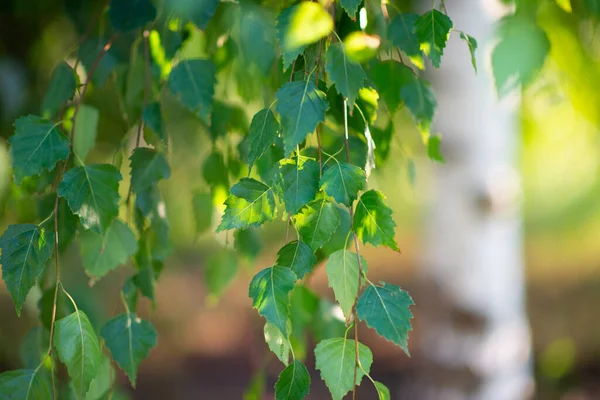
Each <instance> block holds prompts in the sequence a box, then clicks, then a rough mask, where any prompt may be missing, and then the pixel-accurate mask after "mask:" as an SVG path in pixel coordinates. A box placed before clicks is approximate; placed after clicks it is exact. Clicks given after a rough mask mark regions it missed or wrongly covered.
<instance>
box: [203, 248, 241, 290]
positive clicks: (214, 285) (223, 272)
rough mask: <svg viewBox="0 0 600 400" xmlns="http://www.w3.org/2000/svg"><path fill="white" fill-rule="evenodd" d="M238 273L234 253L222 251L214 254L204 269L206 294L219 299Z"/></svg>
mask: <svg viewBox="0 0 600 400" xmlns="http://www.w3.org/2000/svg"><path fill="white" fill-rule="evenodd" d="M237 271H238V261H237V256H236V254H235V252H233V251H231V250H227V249H222V250H220V251H218V252H217V253H216V254H214V255H213V256H212V257H211V258H210V259H209V260H208V261H207V262H206V267H205V268H204V282H205V283H206V287H207V289H208V293H209V294H210V295H211V296H213V297H215V298H219V297H220V296H221V295H222V294H223V292H224V291H225V289H226V288H227V287H229V284H231V282H232V281H233V279H234V278H235V276H236V274H237Z"/></svg>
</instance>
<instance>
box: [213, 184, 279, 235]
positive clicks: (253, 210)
mask: <svg viewBox="0 0 600 400" xmlns="http://www.w3.org/2000/svg"><path fill="white" fill-rule="evenodd" d="M225 205H226V206H227V208H226V209H225V214H223V220H222V221H221V224H220V225H219V227H218V228H217V232H220V231H223V230H228V229H237V228H248V227H250V226H259V225H262V224H263V223H265V222H268V221H272V220H273V218H275V197H274V196H273V192H272V190H271V188H270V187H268V186H267V185H265V184H264V183H262V182H259V181H257V180H255V179H252V178H243V179H242V180H240V181H239V182H238V183H236V184H235V185H234V186H233V187H232V188H231V195H230V196H229V197H228V198H227V200H225Z"/></svg>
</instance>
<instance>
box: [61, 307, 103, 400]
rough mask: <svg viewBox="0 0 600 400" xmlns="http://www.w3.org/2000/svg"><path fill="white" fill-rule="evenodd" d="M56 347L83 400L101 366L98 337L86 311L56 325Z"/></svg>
mask: <svg viewBox="0 0 600 400" xmlns="http://www.w3.org/2000/svg"><path fill="white" fill-rule="evenodd" d="M54 347H55V348H56V351H57V353H58V358H59V359H60V361H62V363H63V364H65V365H66V366H67V371H68V372H69V376H70V377H71V380H72V381H73V385H74V387H75V391H76V393H77V396H79V397H83V396H84V395H85V393H86V392H87V391H88V389H89V387H90V383H91V382H92V380H93V379H94V378H95V377H96V373H97V372H98V368H99V367H100V364H101V363H102V354H101V352H100V344H99V343H98V338H97V337H96V333H95V332H94V328H93V327H92V324H91V322H90V320H89V319H88V317H87V315H85V313H84V312H83V311H81V310H77V311H75V312H74V313H73V314H70V315H68V316H66V317H65V318H62V319H60V320H58V321H57V322H56V325H55V333H54Z"/></svg>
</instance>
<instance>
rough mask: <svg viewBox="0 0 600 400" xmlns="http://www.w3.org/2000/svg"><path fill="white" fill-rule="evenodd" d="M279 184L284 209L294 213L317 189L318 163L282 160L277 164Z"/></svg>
mask: <svg viewBox="0 0 600 400" xmlns="http://www.w3.org/2000/svg"><path fill="white" fill-rule="evenodd" d="M279 175H280V180H279V184H280V186H281V190H282V191H283V202H284V204H285V210H286V211H287V212H288V213H289V214H290V215H294V214H296V213H297V212H298V210H299V209H300V208H302V206H304V205H305V204H307V203H309V202H310V201H312V200H314V198H315V196H316V194H317V192H318V191H319V164H318V163H317V162H315V161H314V160H311V159H307V160H304V161H302V160H299V159H298V158H297V157H296V158H295V159H291V160H290V159H287V160H283V161H281V162H280V164H279Z"/></svg>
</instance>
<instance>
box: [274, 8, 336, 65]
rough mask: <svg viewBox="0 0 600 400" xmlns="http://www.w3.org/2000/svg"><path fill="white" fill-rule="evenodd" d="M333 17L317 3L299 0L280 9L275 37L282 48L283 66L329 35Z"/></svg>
mask: <svg viewBox="0 0 600 400" xmlns="http://www.w3.org/2000/svg"><path fill="white" fill-rule="evenodd" d="M332 30H333V19H332V18H331V15H330V14H329V13H328V12H327V11H325V10H324V9H323V6H322V5H321V4H319V3H312V2H308V1H303V2H300V3H298V4H296V5H294V6H291V7H289V8H286V9H285V10H283V11H281V13H280V14H279V17H277V38H278V39H279V43H280V45H281V47H282V49H283V67H284V69H287V68H288V66H289V65H290V64H291V63H292V61H294V60H295V59H296V57H298V56H299V55H300V54H301V53H302V52H303V51H304V48H305V47H306V46H307V45H309V44H311V43H314V42H316V41H317V40H319V39H321V38H324V37H325V36H327V35H329V34H330V33H331V31H332Z"/></svg>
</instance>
